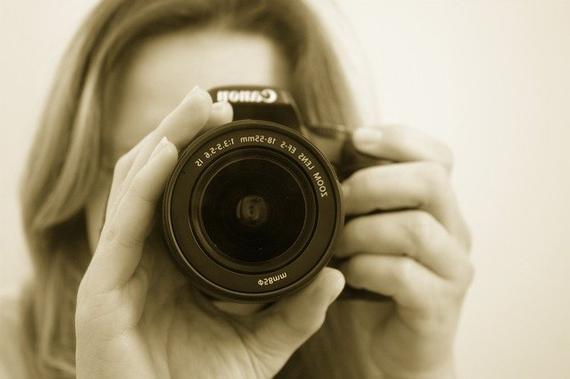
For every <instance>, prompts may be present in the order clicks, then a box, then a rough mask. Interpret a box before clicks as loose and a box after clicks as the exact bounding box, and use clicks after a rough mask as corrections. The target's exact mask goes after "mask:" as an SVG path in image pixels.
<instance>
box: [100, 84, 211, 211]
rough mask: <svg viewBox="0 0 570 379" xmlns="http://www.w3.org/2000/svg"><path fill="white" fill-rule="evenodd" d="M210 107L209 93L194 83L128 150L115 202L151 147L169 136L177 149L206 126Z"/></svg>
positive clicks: (143, 163)
mask: <svg viewBox="0 0 570 379" xmlns="http://www.w3.org/2000/svg"><path fill="white" fill-rule="evenodd" d="M211 108H212V98H211V97H210V94H209V93H208V92H206V91H204V90H203V89H201V88H200V87H197V86H196V87H194V88H193V89H192V91H190V92H189V93H188V94H187V95H186V96H185V97H184V99H183V100H182V102H181V103H180V104H178V106H177V107H176V108H175V109H174V110H173V111H172V112H170V113H169V114H168V115H167V116H166V117H165V118H164V119H163V120H162V121H161V122H160V124H159V126H158V127H157V128H156V129H155V130H153V131H152V132H151V133H149V134H148V135H147V136H146V137H145V138H143V139H142V141H140V142H139V143H138V144H137V146H135V147H134V148H133V149H132V150H131V151H133V150H134V151H135V153H134V154H135V156H134V158H132V159H133V160H132V162H131V164H130V167H129V169H128V172H127V173H126V175H125V177H124V180H123V182H122V183H121V184H119V185H118V189H117V194H116V195H114V196H113V200H114V202H115V203H116V202H117V201H120V200H121V198H122V197H123V196H124V195H125V192H126V191H127V188H129V185H130V183H131V181H132V180H133V178H134V176H135V175H136V174H137V173H138V171H139V170H140V169H141V167H142V166H143V165H145V164H146V162H147V160H148V158H149V156H150V155H151V153H152V151H153V150H154V147H155V146H156V144H157V143H158V142H159V141H160V140H161V139H162V138H163V137H166V138H168V140H169V141H171V142H172V143H173V144H174V145H176V147H177V148H178V150H180V149H181V148H183V147H184V146H186V145H187V144H188V143H189V142H190V140H191V139H192V138H193V137H194V136H195V135H196V134H197V133H198V132H199V131H200V130H201V129H202V128H203V127H204V126H205V124H206V122H207V121H208V119H209V117H210V112H211ZM129 154H130V152H129ZM116 198H118V200H116ZM110 216H111V217H112V215H110Z"/></svg>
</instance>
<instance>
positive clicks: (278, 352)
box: [253, 267, 345, 373]
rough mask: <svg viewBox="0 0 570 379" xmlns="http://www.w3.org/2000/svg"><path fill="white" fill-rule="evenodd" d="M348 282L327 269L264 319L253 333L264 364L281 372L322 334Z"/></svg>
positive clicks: (337, 272)
mask: <svg viewBox="0 0 570 379" xmlns="http://www.w3.org/2000/svg"><path fill="white" fill-rule="evenodd" d="M344 282H345V281H344V276H343V275H342V273H341V272H340V271H338V270H335V269H333V268H330V267H325V268H324V269H323V270H322V271H321V273H320V274H319V275H318V276H317V278H316V279H315V280H314V281H313V282H312V283H311V284H309V285H308V286H307V287H306V288H304V289H302V290H301V291H300V292H298V293H296V294H294V295H292V296H290V297H288V298H286V299H283V300H281V301H279V302H278V303H276V304H275V305H273V306H272V307H271V308H270V309H269V312H268V313H265V314H263V315H262V316H261V315H260V316H261V319H260V320H258V322H257V325H256V327H255V329H254V331H253V337H254V339H255V343H254V346H256V347H257V348H258V353H259V354H260V355H259V356H261V357H264V363H266V364H268V365H269V366H271V367H267V369H268V371H272V372H275V373H276V372H278V370H279V369H281V367H282V366H283V365H285V363H286V362H287V360H288V359H289V357H290V356H291V355H292V354H293V353H294V352H295V350H297V349H298V348H299V347H300V346H301V345H302V344H303V343H304V342H305V341H306V340H307V339H309V337H311V336H312V335H313V334H314V333H315V332H316V331H317V330H319V328H320V327H321V326H322V324H323V322H324V321H325V315H326V312H327V309H328V307H329V305H330V304H331V303H332V302H333V301H334V300H335V299H336V298H337V296H338V295H339V294H340V292H341V291H342V289H343V287H344ZM267 357H271V359H267ZM273 358H274V359H273Z"/></svg>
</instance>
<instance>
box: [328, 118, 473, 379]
mask: <svg viewBox="0 0 570 379" xmlns="http://www.w3.org/2000/svg"><path fill="white" fill-rule="evenodd" d="M354 144H355V147H356V148H357V150H359V151H360V152H362V153H365V154H367V155H371V156H374V157H377V158H379V159H387V160H391V161H393V162H395V163H394V164H389V165H382V166H374V167H369V168H366V169H363V170H360V171H357V172H355V173H354V174H353V175H352V176H351V177H349V178H348V179H347V180H346V181H345V182H344V183H343V192H344V198H345V204H346V211H347V214H349V215H353V216H358V217H356V218H354V219H353V220H351V221H350V222H348V223H347V225H346V227H345V229H344V232H343V235H342V238H341V241H340V243H339V245H338V247H337V251H336V254H337V256H339V257H343V258H349V259H348V260H347V262H346V263H345V264H344V265H343V266H341V271H342V272H343V273H344V275H345V277H346V281H347V284H350V285H352V286H353V287H356V288H364V289H367V290H370V291H374V292H377V293H381V294H384V295H388V296H390V297H392V298H393V300H394V306H393V307H383V308H382V309H383V310H384V313H385V314H376V315H375V316H373V317H375V318H376V321H375V322H374V323H373V325H372V330H371V331H370V333H372V334H371V340H370V342H369V345H367V346H368V350H367V351H369V354H370V360H371V361H373V362H374V363H375V365H376V366H377V368H378V369H379V371H381V373H382V374H383V375H384V377H387V378H438V379H439V378H448V377H454V376H455V374H454V368H453V340H454V336H455V332H456V327H457V322H458V319H459V314H460V310H461V306H462V302H463V298H464V296H465V293H466V291H467V288H468V287H469V284H470V283H471V281H472V278H473V268H472V266H471V264H470V261H469V257H468V250H469V245H470V242H469V233H468V231H467V228H466V226H465V223H464V221H463V219H462V217H461V214H460V212H459V207H458V205H457V202H456V200H455V197H454V195H453V192H452V190H451V187H450V184H449V182H448V175H449V171H450V169H451V154H450V152H449V151H448V150H447V149H446V148H445V147H444V146H442V145H441V144H439V143H437V142H435V141H433V140H431V139H430V138H428V137H427V136H425V135H422V134H420V133H419V132H416V131H412V130H409V129H404V128H394V127H392V128H382V129H380V128H378V129H362V130H358V131H356V132H355V135H354ZM375 211H381V212H379V213H378V212H376V213H372V214H371V212H375ZM356 317H360V315H358V316H356ZM363 324H366V323H365V322H363Z"/></svg>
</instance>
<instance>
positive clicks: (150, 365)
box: [76, 30, 473, 378]
mask: <svg viewBox="0 0 570 379" xmlns="http://www.w3.org/2000/svg"><path fill="white" fill-rule="evenodd" d="M285 61H286V60H285V59H284V57H283V56H282V54H281V52H280V51H279V49H277V48H276V47H275V45H274V44H272V43H271V42H270V41H269V40H267V39H265V38H263V37H260V36H255V35H250V34H239V33H235V32H226V31H221V30H204V31H201V32H196V31H184V32H177V33H172V34H168V35H165V36H161V37H158V38H154V39H152V40H150V41H148V42H145V43H144V44H143V45H142V46H140V47H139V48H137V49H136V53H135V54H133V55H132V56H131V57H130V59H129V61H128V62H127V64H126V65H125V67H124V69H123V70H122V71H120V72H119V76H118V78H119V81H118V83H120V85H119V86H118V88H117V89H116V90H115V92H114V94H113V97H112V101H111V102H110V107H109V109H110V112H108V116H107V117H108V119H107V124H108V125H111V126H112V127H110V128H108V130H109V131H110V132H109V133H108V135H107V136H106V139H107V141H106V150H107V151H106V153H107V155H108V157H109V158H108V159H109V161H111V162H114V161H115V160H117V159H118V158H119V157H121V158H120V159H119V160H118V163H117V164H116V166H115V168H114V170H107V171H106V170H103V171H102V172H101V175H100V180H99V182H98V184H97V186H96V188H95V189H94V192H93V195H92V196H91V201H90V202H89V204H88V206H87V220H88V234H89V240H90V244H91V247H92V250H93V252H94V255H93V259H92V262H91V264H90V266H89V268H88V270H87V272H86V274H85V277H84V278H83V280H82V283H81V286H80V290H79V294H78V306H77V312H76V332H77V372H78V377H79V378H96V377H97V378H98V377H106V378H130V377H132V378H135V377H136V378H146V377H161V378H162V377H171V378H181V377H184V376H187V375H188V373H189V372H191V373H193V377H197V378H201V377H235V378H240V377H243V378H268V377H271V376H273V375H275V374H276V373H277V372H278V371H279V369H280V368H281V367H282V366H283V365H284V364H285V362H286V361H287V360H288V359H289V357H290V356H291V354H292V353H293V352H294V351H295V350H296V349H297V348H298V347H299V346H301V345H302V344H303V343H304V342H305V341H306V340H307V339H308V338H309V337H310V336H311V335H312V334H313V333H315V332H316V331H317V330H318V329H319V328H320V326H321V325H322V323H323V320H324V318H325V314H326V311H327V308H328V306H329V304H330V303H331V302H332V301H333V300H334V299H335V298H336V296H337V295H338V293H339V292H340V290H341V288H342V286H343V285H344V281H345V278H346V281H347V282H348V283H350V284H351V285H353V286H355V287H360V288H366V289H369V290H372V291H376V292H379V293H382V294H386V295H390V296H392V297H393V299H394V303H393V305H391V306H383V307H379V308H378V309H375V311H374V312H367V313H363V314H359V315H358V317H359V318H361V319H362V328H363V329H366V330H364V331H363V333H364V334H363V335H366V336H367V338H370V348H369V349H367V350H366V351H367V352H366V354H368V360H369V361H370V362H371V367H373V368H374V370H375V372H377V371H380V372H381V373H382V375H383V376H384V377H389V378H447V377H454V376H455V374H454V370H453V339H454V335H455V331H456V327H457V322H458V319H459V313H460V308H461V305H462V301H463V297H464V295H465V293H466V290H467V288H468V286H469V283H470V282H471V279H472V277H473V270H472V267H471V265H470V263H469V259H468V254H467V252H468V249H469V235H468V232H467V229H466V226H465V223H464V222H463V219H462V217H461V215H460V213H459V210H458V206H457V203H456V200H455V198H454V195H453V192H452V190H451V187H450V185H449V182H448V174H449V171H450V169H451V154H450V152H449V150H448V149H447V148H446V147H444V146H443V145H441V144H440V143H438V142H436V141H434V140H432V139H431V138H429V137H428V136H425V135H423V134H421V133H418V132H417V131H414V130H411V129H407V128H401V127H378V128H374V129H360V130H359V131H358V132H356V134H355V137H354V143H355V146H356V148H357V149H358V150H360V151H361V152H363V153H366V154H368V155H371V156H376V157H378V158H381V159H387V160H390V161H393V162H394V164H390V165H382V166H375V167H370V168H366V169H363V170H360V171H358V172H356V173H355V174H353V175H352V176H351V177H350V178H348V179H347V180H346V181H345V182H344V183H343V192H344V197H345V203H346V206H347V212H348V213H349V214H351V215H354V216H358V217H356V218H355V219H353V220H352V221H351V222H349V223H348V224H347V225H346V227H345V230H344V232H343V235H342V236H341V240H340V243H339V245H338V246H337V248H336V254H337V255H338V256H340V257H344V258H348V260H347V261H346V263H345V264H344V265H343V266H342V267H341V271H342V273H343V274H344V275H341V273H340V272H339V271H337V270H333V269H329V268H327V269H325V270H323V272H322V273H321V274H320V275H319V276H318V277H317V279H316V280H315V281H314V282H313V283H312V284H311V285H310V286H308V287H307V288H305V289H304V290H302V291H301V292H299V293H298V294H295V295H294V296H291V297H289V298H287V299H284V300H282V301H280V302H278V303H276V304H275V305H273V306H271V307H269V308H267V309H264V310H262V311H258V312H256V307H251V306H243V305H238V304H231V303H223V302H218V303H215V304H213V303H211V302H209V301H208V300H206V299H204V298H203V297H202V296H201V295H200V294H199V293H196V292H194V291H193V290H191V289H190V288H189V287H188V286H187V284H186V281H185V279H184V277H183V276H182V275H181V274H180V273H179V272H178V271H177V269H176V268H175V267H174V265H173V263H172V262H171V261H170V259H169V258H168V254H167V252H166V247H165V246H164V245H163V243H162V242H161V239H160V235H159V234H160V232H159V231H158V230H156V229H155V228H154V227H153V220H154V218H155V209H156V203H157V201H158V199H159V197H160V195H161V192H162V189H163V186H164V183H165V181H166V180H167V178H168V176H169V174H170V172H171V170H172V169H173V167H174V165H175V163H176V159H177V151H178V150H179V149H180V148H182V147H184V146H185V145H186V144H187V143H188V142H189V141H190V140H191V139H192V138H193V136H194V135H195V134H196V133H197V132H198V131H199V130H201V129H202V128H209V127H216V126H218V125H221V124H223V123H226V122H228V121H230V120H231V118H232V110H231V106H229V105H228V104H224V103H216V104H212V101H211V99H210V98H209V96H208V95H207V93H205V92H204V91H203V90H201V89H194V90H193V91H191V92H190V93H188V94H187V91H188V89H189V88H192V87H193V86H195V85H200V86H201V87H203V88H210V87H213V86H216V85H224V84H265V85H273V86H280V87H284V88H287V82H288V75H289V73H288V71H287V67H286V66H285V65H284V64H283V62H285ZM205 62H207V63H205ZM181 99H182V101H181ZM164 137H166V139H165V138H164ZM330 158H331V159H334V158H335V157H332V156H331V157H330ZM378 210H382V211H385V212H382V213H372V214H371V212H374V211H378ZM133 220H137V222H133ZM371 309H372V308H371ZM356 311H358V308H357V307H356V306H355V307H352V306H351V305H349V306H343V307H342V308H341V309H339V312H356ZM299 312H303V317H296V316H298V314H299ZM347 338H348V336H347ZM276 341H279V342H278V343H277V342H276Z"/></svg>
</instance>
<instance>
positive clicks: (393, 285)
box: [340, 254, 445, 309]
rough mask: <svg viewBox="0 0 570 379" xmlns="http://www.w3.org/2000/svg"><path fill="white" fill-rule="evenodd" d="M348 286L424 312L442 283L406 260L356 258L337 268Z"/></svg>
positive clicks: (394, 258)
mask: <svg viewBox="0 0 570 379" xmlns="http://www.w3.org/2000/svg"><path fill="white" fill-rule="evenodd" d="M340 270H341V271H342V273H343V274H344V276H345V278H346V283H347V285H350V286H352V287H354V288H359V289H366V290H368V291H372V292H376V293H380V294H382V295H385V296H389V297H392V298H393V299H394V300H395V301H396V302H397V303H398V304H400V305H402V306H404V307H409V308H412V309H426V308H428V307H429V304H430V302H431V301H432V300H433V298H434V296H435V295H436V294H438V293H440V292H441V288H442V286H443V285H444V284H445V282H444V280H443V279H441V278H439V277H438V276H436V275H435V274H434V273H433V272H431V271H430V270H429V269H428V268H426V267H424V266H422V265H421V264H420V263H418V262H416V261H415V260H413V259H411V258H408V257H397V256H382V255H380V256H378V255H365V254H362V255H357V256H355V257H352V258H351V259H349V260H348V261H347V262H346V263H343V264H342V265H341V266H340Z"/></svg>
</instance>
